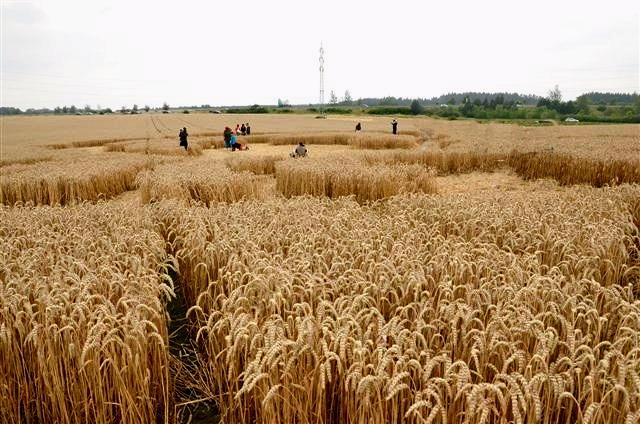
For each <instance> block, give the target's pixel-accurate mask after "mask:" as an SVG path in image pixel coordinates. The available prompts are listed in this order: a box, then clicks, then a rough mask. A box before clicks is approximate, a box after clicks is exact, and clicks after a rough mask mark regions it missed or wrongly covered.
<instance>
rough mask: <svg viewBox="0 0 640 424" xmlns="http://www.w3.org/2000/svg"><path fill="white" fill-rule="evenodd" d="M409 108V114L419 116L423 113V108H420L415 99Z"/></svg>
mask: <svg viewBox="0 0 640 424" xmlns="http://www.w3.org/2000/svg"><path fill="white" fill-rule="evenodd" d="M409 108H410V109H411V113H413V114H414V115H419V114H421V113H423V112H424V107H422V105H421V104H420V102H419V101H418V100H417V99H414V100H413V101H412V102H411V106H409Z"/></svg>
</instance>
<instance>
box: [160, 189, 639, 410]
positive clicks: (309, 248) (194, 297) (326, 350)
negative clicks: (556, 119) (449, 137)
mask: <svg viewBox="0 0 640 424" xmlns="http://www.w3.org/2000/svg"><path fill="white" fill-rule="evenodd" d="M639 197H640V190H639V189H638V187H637V186H635V187H633V186H622V187H620V188H619V189H616V190H607V191H596V190H595V189H588V188H582V187H577V188H574V189H565V191H561V192H558V191H557V190H549V191H545V192H541V193H538V195H537V196H536V197H535V198H531V197H530V196H528V194H527V193H526V192H517V193H496V194H495V195H493V196H487V195H486V194H481V195H476V196H453V197H448V198H443V197H433V196H432V197H425V196H415V195H414V196H398V197H393V198H391V199H390V200H389V201H387V202H384V203H376V204H374V205H373V206H371V207H363V206H358V204H357V203H356V202H353V201H351V200H346V199H343V200H338V201H329V200H326V199H325V200H315V199H311V198H296V199H291V200H287V201H281V200H272V201H267V202H262V203H257V202H240V203H235V204H232V205H228V206H224V207H218V208H215V209H205V208H197V209H190V210H189V211H188V212H187V211H185V210H184V209H183V207H182V206H180V205H178V204H174V203H161V204H158V205H156V209H155V216H156V217H157V219H158V221H159V222H160V223H161V224H160V227H159V231H160V233H161V234H162V235H163V236H164V237H165V239H166V240H167V242H168V244H167V245H168V246H171V248H172V250H171V252H170V253H172V254H176V255H177V259H178V262H179V268H180V269H181V277H182V280H183V281H184V282H185V290H186V291H185V293H186V295H187V299H188V301H189V302H190V303H191V304H193V305H194V307H193V308H191V310H190V311H189V316H190V317H191V318H192V319H193V320H194V321H195V322H196V323H197V324H198V331H197V340H198V342H199V344H200V345H201V346H203V351H202V354H201V361H202V364H203V365H202V371H203V372H204V373H205V374H206V375H207V376H208V377H207V379H206V380H207V381H208V382H209V383H208V387H207V389H208V390H209V392H210V393H211V394H212V395H215V396H216V397H217V399H218V402H219V404H220V407H221V411H222V414H223V419H224V420H225V421H232V422H254V421H257V422H305V421H322V422H349V421H361V422H402V421H404V420H405V419H406V420H410V421H412V420H417V419H418V417H420V416H422V417H423V418H425V419H429V420H431V421H432V422H438V423H442V422H445V421H446V422H469V423H476V422H495V421H500V420H506V421H514V422H582V421H583V420H584V421H587V419H586V416H587V415H588V414H590V413H593V412H594V410H595V408H596V407H597V408H598V412H597V413H598V414H599V415H598V416H599V417H600V418H599V419H602V420H603V421H604V422H621V421H624V420H625V419H627V420H628V419H630V418H629V417H633V416H636V415H637V413H638V405H640V392H638V390H637V388H636V384H637V383H638V378H637V370H638V367H640V357H638V354H637V334H638V331H640V305H638V302H637V300H635V297H636V296H637V295H638V293H640V279H639V271H638V268H637V264H638V263H637V258H638V256H637V255H638V253H639V252H638V244H636V243H637V240H638V239H637V237H638V235H639V234H638V229H637V227H635V226H634V225H632V222H633V221H634V219H635V220H637V219H638V217H637V216H635V217H632V216H631V214H630V211H631V210H635V211H636V213H637V207H638V205H637V203H638V201H637V199H638V198H639ZM273 229H277V230H275V231H274V230H273ZM632 370H634V371H632ZM594 379H597V381H598V384H597V386H594V385H593V383H592V382H593V381H594ZM434 411H435V412H434ZM465 411H466V412H465ZM461 414H462V415H461Z"/></svg>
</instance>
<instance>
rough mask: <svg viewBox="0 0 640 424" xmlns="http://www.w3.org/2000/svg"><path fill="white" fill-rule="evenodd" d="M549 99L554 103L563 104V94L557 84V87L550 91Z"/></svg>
mask: <svg viewBox="0 0 640 424" xmlns="http://www.w3.org/2000/svg"><path fill="white" fill-rule="evenodd" d="M547 98H548V99H549V100H551V101H552V102H553V101H557V102H561V101H562V92H561V91H560V87H558V84H556V86H555V87H553V90H549V94H548V95H547Z"/></svg>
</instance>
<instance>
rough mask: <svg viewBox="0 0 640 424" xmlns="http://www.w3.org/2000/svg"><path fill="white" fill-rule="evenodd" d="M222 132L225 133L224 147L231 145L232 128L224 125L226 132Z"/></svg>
mask: <svg viewBox="0 0 640 424" xmlns="http://www.w3.org/2000/svg"><path fill="white" fill-rule="evenodd" d="M222 134H223V135H224V147H231V134H232V131H231V128H229V127H224V132H223V133H222Z"/></svg>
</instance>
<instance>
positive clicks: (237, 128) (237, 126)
mask: <svg viewBox="0 0 640 424" xmlns="http://www.w3.org/2000/svg"><path fill="white" fill-rule="evenodd" d="M238 132H240V124H236V130H235V131H234V132H233V133H234V134H235V135H238Z"/></svg>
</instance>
